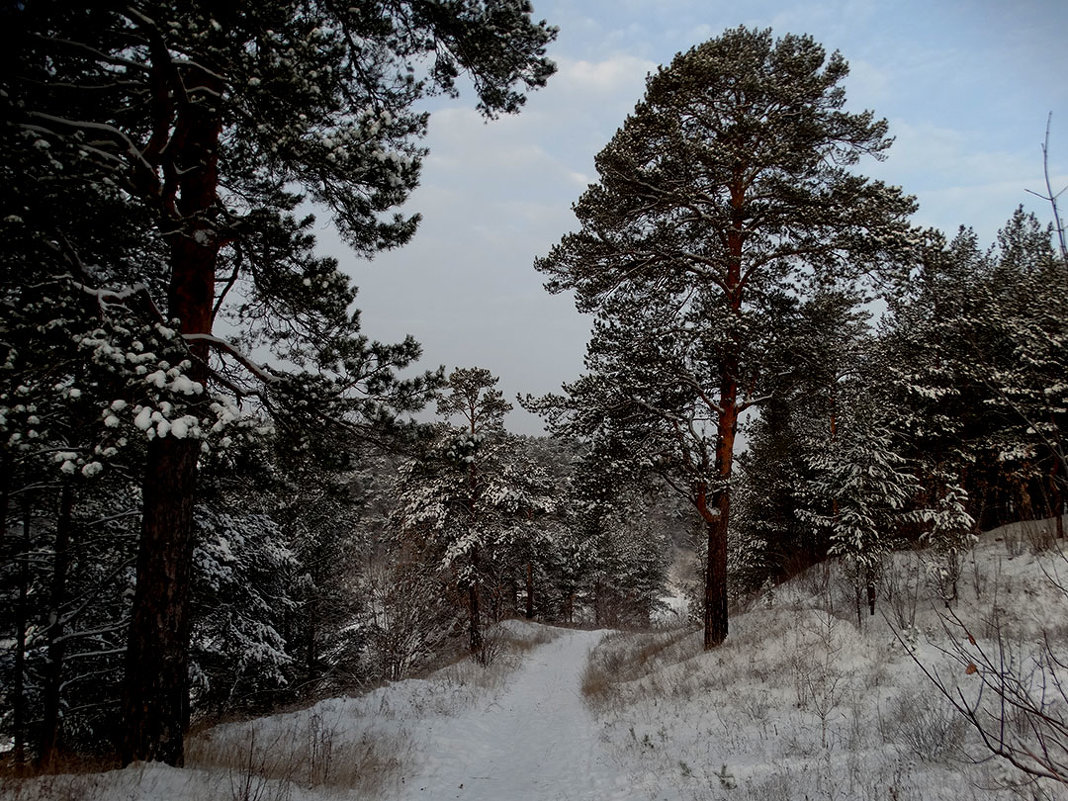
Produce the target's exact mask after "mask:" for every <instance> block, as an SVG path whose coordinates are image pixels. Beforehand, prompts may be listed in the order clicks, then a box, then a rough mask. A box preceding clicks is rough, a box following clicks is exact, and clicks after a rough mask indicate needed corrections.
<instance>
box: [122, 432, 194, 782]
mask: <svg viewBox="0 0 1068 801" xmlns="http://www.w3.org/2000/svg"><path fill="white" fill-rule="evenodd" d="M199 453H200V443H199V442H197V441H195V440H181V439H175V438H173V437H162V438H158V439H154V440H152V442H151V443H149V447H148V466H147V472H146V475H145V482H144V487H143V493H144V518H143V522H142V528H141V548H140V551H139V553H138V558H137V589H136V592H135V594H134V607H133V616H132V619H131V622H130V633H129V641H128V644H127V650H126V683H125V687H124V695H123V722H124V728H125V732H124V741H123V743H122V761H123V764H129V763H130V762H133V761H135V760H144V761H152V760H159V761H162V762H166V763H167V764H169V765H174V766H176V767H179V766H181V765H182V764H183V763H184V761H185V754H184V750H183V743H182V740H183V737H184V734H185V730H186V726H187V724H188V720H189V687H188V683H189V676H188V673H189V634H190V619H189V585H190V579H191V573H192V561H193V560H192V557H193V502H194V492H195V486H196V469H197V457H198V455H199Z"/></svg>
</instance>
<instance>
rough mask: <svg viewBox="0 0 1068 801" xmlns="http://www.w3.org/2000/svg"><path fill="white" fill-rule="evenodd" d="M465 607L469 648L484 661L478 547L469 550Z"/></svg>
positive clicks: (474, 655) (473, 654)
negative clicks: (468, 575)
mask: <svg viewBox="0 0 1068 801" xmlns="http://www.w3.org/2000/svg"><path fill="white" fill-rule="evenodd" d="M467 608H468V624H467V632H468V636H469V640H470V641H469V645H468V647H469V649H470V651H471V655H472V656H473V657H475V659H477V660H478V661H479V662H485V661H486V648H485V646H486V643H485V640H484V639H483V637H482V620H481V612H480V610H479V587H478V549H477V548H474V549H472V550H471V580H470V582H469V583H468V585H467Z"/></svg>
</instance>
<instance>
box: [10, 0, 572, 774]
mask: <svg viewBox="0 0 1068 801" xmlns="http://www.w3.org/2000/svg"><path fill="white" fill-rule="evenodd" d="M530 12H531V9H530V6H529V4H528V3H495V2H479V0H465V2H462V3H454V4H449V5H448V6H447V7H440V8H439V7H438V6H437V5H433V4H431V5H427V4H425V3H419V2H401V3H392V4H389V5H383V4H371V5H367V4H358V5H336V4H333V3H327V2H310V3H309V2H300V3H296V2H289V0H274V1H272V2H255V3H237V4H228V5H226V6H225V7H221V6H218V5H217V4H213V3H199V2H195V3H184V4H174V3H167V2H148V1H147V0H146V2H135V3H129V4H121V5H120V4H113V3H105V4H103V5H101V4H88V5H85V6H73V5H71V4H69V3H64V2H58V0H46V1H45V2H37V3H28V4H14V5H9V6H7V7H5V9H4V11H3V12H2V16H0V24H3V26H4V29H5V31H6V33H7V36H8V39H7V41H8V47H7V49H6V51H5V54H4V58H5V68H4V70H3V71H2V77H0V89H2V91H0V103H2V107H3V115H2V116H3V119H4V120H5V122H4V126H3V132H2V135H3V152H4V153H5V157H4V158H5V162H6V163H7V164H8V165H15V164H17V165H21V164H22V163H26V162H33V163H35V164H37V165H38V166H40V173H39V175H38V176H37V177H38V179H39V180H40V185H41V186H42V187H43V188H44V192H46V193H47V192H51V193H53V194H56V195H61V194H62V193H63V192H64V191H65V189H66V188H67V187H70V188H71V189H72V191H73V192H74V194H75V196H76V197H78V198H80V199H81V198H84V197H85V196H86V195H90V196H92V195H96V196H100V197H103V198H104V199H105V200H106V201H107V202H106V204H105V205H104V206H102V207H101V208H107V209H108V210H113V211H115V212H116V213H115V214H114V216H112V217H110V218H108V217H102V216H101V217H100V218H99V219H109V220H110V224H109V225H107V226H106V227H102V228H101V229H99V230H96V231H87V230H86V224H87V223H86V219H87V218H88V219H89V220H94V219H96V218H97V217H98V215H97V214H96V213H95V212H96V210H95V209H93V210H91V211H89V212H87V213H86V214H85V215H83V214H81V213H80V212H76V213H73V214H71V215H70V216H69V217H62V218H54V217H48V216H45V215H46V214H47V213H49V212H51V211H52V210H51V209H47V210H43V209H41V207H40V204H39V203H30V204H29V205H30V206H31V209H30V212H32V213H29V214H26V215H25V216H24V215H23V214H19V213H16V212H18V211H21V209H20V208H19V207H16V208H15V209H12V210H10V212H6V213H5V224H7V225H13V226H15V227H17V228H18V229H19V230H18V231H16V235H17V236H19V237H21V238H22V239H25V240H27V241H30V242H32V243H34V246H35V250H36V251H37V252H39V253H40V254H41V257H40V259H38V258H36V257H35V258H32V259H29V260H28V262H27V263H28V264H29V267H30V270H29V271H28V272H27V273H25V276H26V277H28V278H29V279H30V281H29V282H30V283H31V284H32V285H34V286H40V285H43V284H46V283H48V282H52V283H53V284H56V285H60V286H59V288H60V290H63V289H64V288H65V289H66V290H67V291H68V292H74V293H75V294H78V293H82V294H83V297H85V300H86V301H94V302H95V305H96V307H97V308H95V309H93V308H90V309H87V310H84V311H83V315H82V316H83V317H84V316H86V315H90V316H92V315H96V316H97V317H106V318H109V319H111V320H112V321H114V320H115V319H116V318H118V317H120V316H121V317H124V318H126V319H130V318H132V319H133V320H134V321H140V323H141V325H142V326H148V327H149V328H153V327H154V330H155V333H156V335H157V338H159V339H161V340H162V344H163V345H164V346H165V347H162V348H154V349H148V348H134V349H130V348H127V347H124V344H125V343H122V342H118V341H116V333H117V329H121V330H122V331H126V332H129V331H130V330H131V328H130V326H128V325H124V326H110V327H104V329H103V330H104V336H101V337H98V338H97V339H98V340H99V347H98V351H97V353H98V356H99V357H100V358H103V359H110V360H113V361H114V362H115V363H116V364H119V365H120V366H124V367H126V368H127V370H128V372H129V375H130V376H131V377H132V376H135V375H136V370H137V369H143V372H142V373H141V380H142V383H143V382H144V381H146V380H147V381H148V383H149V384H151V385H155V386H157V387H158V388H159V389H160V390H164V389H166V391H167V393H169V394H168V397H166V398H165V399H162V400H160V401H159V402H158V403H155V404H152V405H143V406H142V407H141V408H140V409H139V410H137V411H136V413H134V414H132V415H131V416H132V418H133V420H132V421H133V422H134V423H136V424H137V425H138V427H139V428H141V429H142V430H144V431H145V433H146V434H150V435H151V436H150V439H149V442H148V451H147V463H146V467H145V470H144V481H143V484H142V494H143V499H144V510H143V517H142V531H141V546H140V550H139V554H140V556H139V561H138V568H137V573H138V581H137V597H136V599H135V605H134V618H133V621H132V623H131V628H130V636H129V643H128V647H127V671H126V676H127V678H126V681H127V684H126V692H125V702H124V707H123V710H124V717H125V732H126V735H125V738H124V742H123V745H122V752H123V756H124V759H125V760H126V761H129V760H133V759H161V760H164V761H167V762H170V763H172V764H180V763H181V762H182V759H183V752H182V736H183V734H184V731H185V727H186V723H187V716H188V705H187V672H188V670H187V667H188V643H189V635H190V627H191V617H190V614H189V603H188V592H189V587H190V584H191V581H190V575H191V566H192V554H193V524H192V517H193V510H194V507H195V499H196V489H195V478H196V470H197V461H198V459H199V457H200V454H201V451H202V446H203V444H204V442H205V441H206V439H207V438H208V434H209V433H210V432H211V431H212V429H216V431H217V432H218V429H221V428H223V427H225V423H226V422H227V421H228V420H230V419H232V418H234V417H235V416H236V415H235V414H234V412H233V411H232V409H231V408H230V404H227V403H226V402H225V400H226V397H227V396H229V397H230V398H231V399H232V398H233V397H235V396H237V397H248V396H250V395H251V394H256V395H258V396H259V399H260V403H262V404H263V405H264V406H267V407H269V408H271V409H276V410H281V411H284V412H286V413H288V412H289V411H290V409H292V410H296V411H298V412H299V411H300V410H301V409H308V408H309V407H314V406H315V405H316V404H317V403H320V402H325V400H326V399H328V398H330V397H335V398H342V399H344V401H345V402H344V403H342V404H341V405H340V407H339V408H338V409H336V411H337V412H338V413H339V414H340V415H341V416H346V415H347V416H349V417H350V419H354V420H355V422H359V423H362V422H365V421H368V420H376V419H379V418H381V417H382V416H383V415H385V414H386V413H387V412H388V411H389V410H390V409H393V410H397V409H399V410H404V409H406V408H412V407H413V406H415V405H418V401H419V396H420V393H421V392H422V391H423V389H424V384H423V383H422V382H420V381H419V380H415V381H409V382H402V381H398V380H397V379H396V378H395V377H394V370H395V369H397V368H401V367H404V366H406V365H407V364H409V363H410V362H411V361H412V360H413V359H414V358H416V357H417V355H418V346H417V345H416V344H415V343H414V342H412V341H411V340H408V341H406V342H404V343H402V344H400V345H396V346H387V345H381V344H378V343H372V342H369V341H368V340H367V339H366V338H365V337H364V336H363V335H362V334H360V333H359V329H358V320H357V318H356V317H355V316H353V315H351V314H350V312H349V308H348V307H349V305H350V303H351V302H352V300H353V297H354V291H353V290H352V289H351V287H349V285H348V282H347V279H346V278H345V276H344V275H343V274H342V273H340V272H339V271H338V270H337V265H336V264H335V263H334V262H333V261H332V260H329V259H319V258H315V257H314V256H313V255H312V250H311V248H312V241H311V237H310V236H309V235H308V233H307V229H308V227H309V225H310V220H298V219H296V218H295V217H294V216H293V211H294V210H295V209H296V207H297V205H298V203H299V202H300V201H301V200H302V196H300V195H298V194H295V190H296V191H303V192H307V197H308V198H309V199H310V200H313V201H316V202H318V203H321V204H323V205H325V206H327V207H329V209H330V210H331V211H332V213H333V214H334V217H335V220H336V222H337V224H338V226H339V228H340V230H341V231H342V233H343V235H344V236H345V237H346V239H347V240H348V241H349V243H350V244H351V245H352V246H353V247H354V248H355V249H356V251H357V252H358V253H361V254H364V255H371V254H373V253H374V252H375V251H377V250H380V249H382V248H388V247H394V246H397V245H400V244H403V243H404V242H405V241H406V240H407V239H409V238H410V237H411V235H412V233H413V231H414V229H415V225H416V222H417V218H414V217H412V218H405V217H403V216H401V215H396V214H394V215H393V216H388V215H387V212H389V210H390V209H392V208H394V207H396V206H397V205H399V204H400V203H401V202H403V201H404V199H405V198H406V197H407V195H408V193H409V192H410V191H411V189H412V188H413V187H414V186H415V183H416V181H417V178H418V172H419V162H420V158H421V156H422V151H421V150H420V148H419V147H418V146H417V144H416V140H417V138H418V137H419V136H420V135H421V134H422V133H423V132H424V130H425V125H426V117H425V115H423V114H420V113H417V112H415V111H413V109H412V104H413V102H414V101H415V100H416V99H418V98H419V97H421V96H423V95H425V94H426V93H427V92H429V91H437V90H441V91H447V92H453V91H454V86H455V80H456V78H457V76H458V75H459V73H460V72H462V71H463V72H467V73H468V74H469V75H470V76H471V77H472V79H473V82H474V85H475V88H476V91H477V92H478V95H479V105H480V108H481V109H482V110H483V111H484V112H485V113H486V114H487V115H490V116H492V115H494V114H497V113H499V112H511V111H515V110H517V109H518V108H519V107H520V105H521V103H522V99H523V97H522V94H521V92H520V90H518V89H517V88H516V87H517V86H520V87H526V88H532V87H537V86H540V85H542V84H543V83H544V81H545V80H546V78H547V77H548V75H549V74H550V73H551V72H552V65H551V64H550V63H549V62H548V61H547V60H546V59H545V58H544V48H545V45H546V44H547V43H548V41H550V40H551V38H552V37H553V35H554V30H553V29H551V28H549V27H548V26H547V25H545V24H544V23H540V24H536V23H534V22H532V21H531V19H530ZM422 65H425V67H426V71H427V74H426V75H425V76H420V75H417V74H416V71H415V70H416V69H417V68H418V67H420V66H422ZM16 169H17V168H16ZM85 185H89V186H91V187H93V188H92V189H89V190H85V189H84V187H85ZM32 196H33V192H32V191H31V192H28V193H26V195H24V197H32ZM60 208H62V209H69V206H68V205H67V204H63V205H62V206H61V207H60ZM12 218H14V219H12ZM97 221H98V222H99V220H97ZM89 224H91V223H89ZM115 228H119V229H121V231H122V234H121V236H120V237H119V238H120V239H123V241H124V243H125V241H126V240H127V239H129V240H133V246H132V248H131V249H130V250H131V251H133V250H140V252H141V253H143V254H144V255H145V256H146V258H144V259H143V260H140V259H124V260H122V261H120V262H117V263H111V262H110V259H109V258H108V256H109V255H110V251H111V247H110V246H109V245H107V244H104V245H101V244H100V240H102V239H106V237H103V236H102V234H103V232H104V231H105V230H106V231H111V230H114V229H115ZM127 255H128V254H127ZM127 267H129V270H127V269H126V268H127ZM231 293H232V297H231ZM5 300H6V301H7V300H9V298H5ZM84 305H89V304H84ZM227 307H228V308H230V309H232V312H233V314H234V318H235V320H236V322H237V323H238V324H239V325H240V326H241V327H242V328H243V329H244V331H245V332H246V333H248V334H253V335H256V336H259V337H260V338H261V339H262V340H264V341H266V342H267V343H269V344H271V345H272V346H273V348H274V350H275V351H276V352H277V353H278V354H279V355H281V356H283V357H284V358H286V359H287V360H288V361H289V362H291V363H293V364H295V365H296V366H297V367H298V368H310V370H309V373H308V374H306V375H304V376H303V377H302V378H300V379H293V378H290V377H286V376H285V375H282V374H279V373H278V372H275V371H269V370H265V369H263V368H261V367H259V366H257V365H255V364H254V363H253V362H252V361H251V360H250V359H248V358H246V357H245V356H243V355H242V354H241V352H240V350H239V349H238V348H237V347H236V346H235V345H234V343H228V342H225V341H224V340H222V339H220V338H218V337H216V336H215V333H214V322H215V320H216V318H217V317H218V316H219V314H221V313H222V312H223V311H224V309H225V308H227ZM137 341H139V342H141V343H142V345H146V344H147V343H144V342H143V340H139V339H138V340H137ZM128 357H131V358H128ZM135 368H136V369H135ZM131 383H136V382H134V381H132V379H131ZM216 394H218V397H215V395H216Z"/></svg>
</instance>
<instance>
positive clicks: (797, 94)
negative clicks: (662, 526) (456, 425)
mask: <svg viewBox="0 0 1068 801" xmlns="http://www.w3.org/2000/svg"><path fill="white" fill-rule="evenodd" d="M847 72H848V67H847V65H846V62H845V60H844V59H843V58H842V57H841V56H840V55H839V54H838V53H834V54H832V55H830V56H828V55H827V54H826V52H825V51H824V50H823V48H822V47H820V46H819V45H818V44H816V43H815V42H814V41H813V40H812V39H811V38H809V37H807V36H793V35H787V36H784V37H782V38H781V39H779V40H777V41H776V40H773V39H772V35H771V32H770V31H755V30H749V29H746V28H737V29H733V30H730V31H727V32H726V33H725V34H723V35H722V36H720V37H719V38H717V39H713V40H711V41H709V42H706V43H705V44H702V45H699V46H697V47H694V48H692V49H691V50H689V51H687V52H686V53H682V54H680V55H678V56H677V57H676V58H675V59H674V61H673V62H672V64H671V65H670V66H668V67H662V68H660V69H659V70H658V71H657V73H656V74H654V75H651V76H650V77H649V79H648V81H647V85H646V95H645V99H644V100H643V101H642V102H640V103H639V104H638V105H637V106H636V107H635V110H634V112H633V113H632V114H631V115H630V116H629V117H628V118H627V120H626V122H625V123H624V124H623V127H622V128H620V130H619V131H618V132H617V133H616V135H615V136H614V137H613V139H612V141H611V142H610V143H609V144H608V146H607V147H605V149H604V150H603V151H602V152H601V153H600V154H599V155H598V156H597V159H596V165H597V170H598V173H599V176H600V180H599V182H598V183H596V184H594V185H592V186H591V187H590V188H589V189H588V190H587V191H586V192H585V193H584V194H583V195H582V197H581V198H580V199H579V201H578V203H577V204H576V206H575V213H576V215H577V217H578V219H579V223H580V225H581V229H580V230H579V231H578V232H577V233H573V234H569V235H567V236H565V237H564V238H563V240H561V242H560V243H559V244H558V245H557V246H556V247H555V248H553V250H552V251H551V252H550V254H549V255H548V256H547V257H545V258H542V259H540V260H538V262H537V265H536V266H537V268H538V269H539V270H541V271H542V272H544V273H546V274H547V275H548V276H549V279H550V280H549V283H548V288H549V289H550V290H551V291H563V290H574V291H575V293H576V302H577V305H578V307H579V309H580V310H582V311H587V312H590V311H592V312H597V313H598V314H599V315H600V321H599V325H600V326H601V327H600V328H599V329H597V330H595V333H594V338H593V342H592V343H591V348H590V353H591V357H590V358H591V361H592V360H594V359H600V361H601V363H600V364H597V365H592V364H588V365H587V367H588V368H589V369H591V374H593V373H596V374H597V378H596V379H594V378H591V379H589V380H587V381H586V382H585V384H586V387H588V386H589V385H590V384H591V383H592V382H595V381H596V382H603V383H607V384H611V385H613V386H614V389H613V390H612V391H611V392H595V393H592V394H590V393H587V394H588V395H590V396H589V397H587V398H585V399H579V398H578V397H576V400H575V402H574V404H573V406H578V405H582V404H590V403H598V404H601V405H599V407H598V409H599V412H594V411H592V410H591V411H590V412H589V417H590V418H591V419H593V418H596V417H598V416H599V417H600V418H601V419H607V418H608V417H609V416H612V417H613V419H614V420H617V421H618V420H622V419H623V418H624V417H625V418H626V420H627V422H626V425H628V426H630V427H631V428H635V427H638V426H643V427H645V428H648V429H657V430H658V431H659V432H660V434H659V435H658V440H659V443H660V444H657V445H651V443H650V442H649V440H648V439H647V438H645V439H643V442H644V443H646V444H650V445H651V450H652V451H653V452H655V453H658V454H665V453H666V451H665V449H664V447H662V445H663V443H666V442H668V441H672V442H673V444H672V451H673V453H672V454H671V456H670V458H664V459H663V460H662V461H661V462H655V461H654V464H659V465H660V466H662V467H663V468H664V469H663V470H662V471H661V472H662V473H663V474H664V475H668V476H671V477H672V478H673V480H674V481H675V483H676V485H677V486H679V487H680V489H681V490H682V491H683V492H684V493H685V495H686V497H688V498H689V499H690V501H691V503H692V504H693V505H694V507H695V508H696V510H697V511H698V513H699V514H700V516H701V518H702V519H703V520H704V521H705V524H706V530H707V539H708V563H707V571H706V595H705V604H704V607H705V611H704V628H705V645H706V647H712V646H715V645H718V644H719V643H721V642H722V641H723V639H724V638H725V637H726V635H727V583H726V579H727V576H726V566H727V531H728V526H729V520H730V484H731V480H732V478H733V474H734V470H733V465H734V441H735V435H736V432H737V426H738V419H739V415H740V414H741V413H742V412H744V411H745V409H746V408H748V407H750V406H752V405H753V404H755V403H758V402H759V401H760V399H761V398H762V397H763V390H764V387H763V386H762V382H763V381H764V380H765V379H766V378H767V372H768V371H767V369H766V365H767V361H768V356H769V354H770V353H771V352H773V351H774V349H775V344H774V340H775V331H776V325H775V318H776V316H777V315H778V313H779V311H780V309H781V308H782V306H783V305H784V304H785V305H789V303H790V302H791V299H792V298H795V297H796V294H797V291H798V290H799V289H800V284H801V283H802V279H803V278H805V277H807V276H809V275H811V274H816V275H829V276H834V277H835V278H836V279H840V280H847V279H849V278H852V277H856V276H858V275H859V274H860V273H862V272H864V271H866V270H873V269H877V268H879V267H881V266H882V265H883V264H884V263H885V262H886V261H887V260H888V259H893V258H895V257H896V256H897V255H898V254H899V253H900V252H901V251H903V250H907V249H908V248H909V247H911V245H912V239H911V235H910V231H909V228H908V226H907V224H906V217H907V215H908V214H909V213H911V211H912V210H913V207H914V206H913V202H912V200H911V198H908V197H906V196H904V195H903V194H902V193H901V192H900V190H898V189H896V188H892V187H887V186H885V185H883V184H882V183H880V182H875V181H870V180H868V179H866V178H863V177H861V176H859V175H857V174H856V173H855V172H853V171H851V170H850V167H852V165H854V164H855V163H856V162H858V161H859V159H860V158H861V156H863V155H875V156H879V155H880V154H882V152H883V151H885V150H886V148H888V147H889V146H890V139H889V138H888V137H887V135H886V132H887V126H886V122H885V121H880V120H876V119H874V117H873V115H872V114H871V112H862V113H850V112H846V111H844V110H843V107H844V104H845V91H844V89H843V88H842V87H841V86H840V83H841V82H842V81H843V80H844V78H845V76H846V74H847ZM639 321H640V322H639ZM641 325H647V326H648V328H647V329H646V332H645V335H644V336H643V335H642V333H641V331H640V330H639V329H640V326H641ZM609 341H612V342H613V343H615V344H613V345H612V346H607V345H604V344H603V343H607V342H609ZM602 352H603V354H604V355H602ZM609 362H611V363H610V364H609ZM586 387H580V388H578V389H579V390H580V391H584V390H585V388H586ZM621 400H622V401H626V402H627V403H628V404H629V408H630V411H629V412H627V413H626V414H625V415H623V416H621V415H618V414H616V410H617V409H620V408H622V405H621V404H620V401H621ZM632 441H636V440H632ZM644 457H645V454H643V455H642V456H641V457H639V458H644Z"/></svg>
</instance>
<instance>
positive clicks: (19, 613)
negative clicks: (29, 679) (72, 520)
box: [11, 495, 30, 775]
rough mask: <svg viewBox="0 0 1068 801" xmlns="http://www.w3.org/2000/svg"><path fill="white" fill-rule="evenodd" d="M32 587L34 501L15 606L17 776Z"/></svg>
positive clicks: (26, 520) (25, 525) (25, 508)
mask: <svg viewBox="0 0 1068 801" xmlns="http://www.w3.org/2000/svg"><path fill="white" fill-rule="evenodd" d="M29 587H30V501H29V495H24V496H23V499H22V547H21V549H20V551H19V595H18V600H17V601H16V603H15V675H14V677H13V681H12V684H13V685H14V686H13V687H12V688H11V689H12V692H11V695H12V701H11V704H12V710H11V715H12V725H13V728H14V732H13V734H14V740H15V742H14V753H13V757H14V762H15V773H16V775H19V774H21V773H22V771H23V769H24V768H25V766H26V728H27V727H26V711H27V710H26V629H27V625H28V623H29V614H28V612H29V610H28V609H27V605H28V604H27V600H28V595H29Z"/></svg>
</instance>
